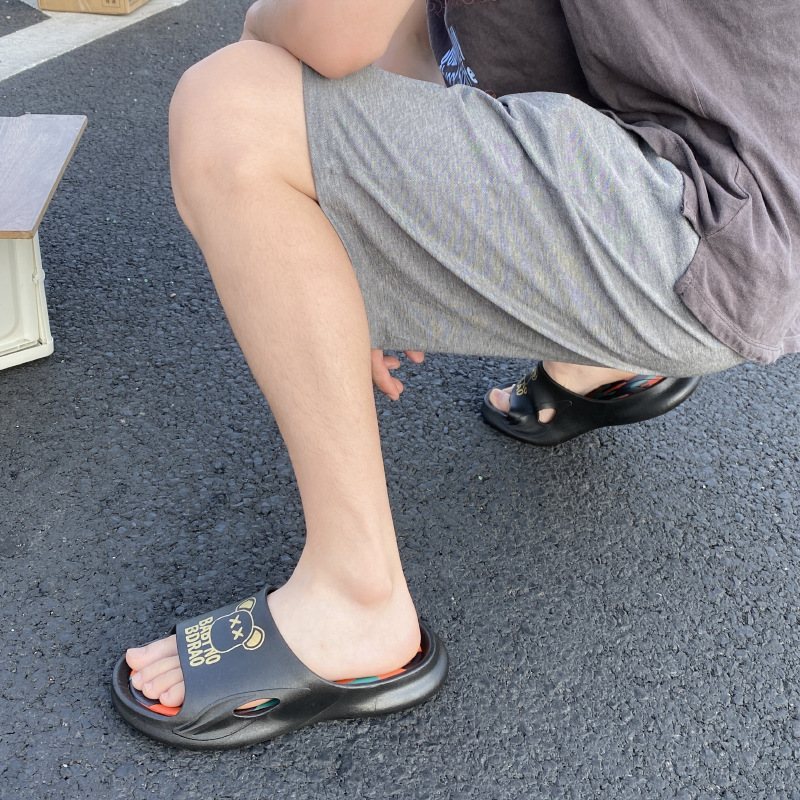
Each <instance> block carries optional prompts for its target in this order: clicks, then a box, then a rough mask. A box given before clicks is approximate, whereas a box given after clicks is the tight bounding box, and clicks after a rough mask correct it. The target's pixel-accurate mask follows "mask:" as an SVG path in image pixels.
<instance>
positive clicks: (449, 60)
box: [439, 25, 478, 86]
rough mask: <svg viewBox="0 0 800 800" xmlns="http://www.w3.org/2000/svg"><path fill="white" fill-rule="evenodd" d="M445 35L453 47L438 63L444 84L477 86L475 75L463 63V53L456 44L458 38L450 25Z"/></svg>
mask: <svg viewBox="0 0 800 800" xmlns="http://www.w3.org/2000/svg"><path fill="white" fill-rule="evenodd" d="M447 33H448V34H449V36H450V42H451V44H452V45H453V46H452V47H451V48H450V49H449V50H448V51H447V52H446V53H445V54H444V56H442V60H441V61H440V62H439V69H440V70H441V73H442V77H443V78H444V82H445V83H446V84H447V85H448V86H454V85H455V84H457V83H463V84H464V85H465V86H477V85H478V79H477V78H476V77H475V73H474V72H473V71H472V70H471V69H470V68H469V67H468V66H467V65H466V64H465V63H464V52H463V50H462V49H461V45H460V44H459V43H458V36H457V35H456V32H455V30H454V29H453V26H452V25H448V26H447Z"/></svg>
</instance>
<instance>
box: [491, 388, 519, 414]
mask: <svg viewBox="0 0 800 800" xmlns="http://www.w3.org/2000/svg"><path fill="white" fill-rule="evenodd" d="M513 388H514V387H513V386H509V387H508V388H506V389H492V391H491V392H490V393H489V402H490V403H491V404H492V405H493V406H494V407H495V408H496V409H497V410H498V411H500V412H502V413H503V414H508V412H509V410H510V408H511V390H512V389H513Z"/></svg>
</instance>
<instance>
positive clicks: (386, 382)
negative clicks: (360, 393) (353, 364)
mask: <svg viewBox="0 0 800 800" xmlns="http://www.w3.org/2000/svg"><path fill="white" fill-rule="evenodd" d="M405 354H406V356H407V357H408V358H409V359H411V361H413V362H414V363H415V364H421V363H422V361H423V359H424V358H425V353H422V352H420V351H419V350H406V351H405ZM399 366H400V359H399V358H397V357H396V356H386V355H384V354H383V350H373V351H372V382H373V383H374V384H375V386H376V387H377V388H378V389H380V390H381V391H382V392H383V393H384V394H385V395H386V396H387V397H388V398H389V399H390V400H397V399H398V398H399V397H400V394H401V392H402V391H403V384H402V382H401V381H400V380H399V379H398V378H395V377H394V376H393V375H392V374H391V373H390V372H389V370H390V369H397V368H398V367H399Z"/></svg>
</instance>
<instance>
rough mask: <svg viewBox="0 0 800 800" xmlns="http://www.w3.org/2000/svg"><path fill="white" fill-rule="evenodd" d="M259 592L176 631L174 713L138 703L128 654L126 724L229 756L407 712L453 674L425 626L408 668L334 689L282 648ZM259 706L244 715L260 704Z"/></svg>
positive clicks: (120, 673)
mask: <svg viewBox="0 0 800 800" xmlns="http://www.w3.org/2000/svg"><path fill="white" fill-rule="evenodd" d="M270 591H271V589H269V588H265V589H263V590H262V591H261V592H259V593H258V595H256V596H254V597H249V598H247V599H246V600H243V601H242V602H240V603H236V604H231V605H230V606H226V607H225V608H222V609H220V610H219V611H215V612H212V613H210V614H204V615H202V616H200V617H197V618H196V619H193V620H190V621H189V622H186V623H182V624H180V625H178V626H177V628H176V631H177V636H178V653H179V656H180V661H181V668H182V670H183V674H184V681H185V684H186V699H185V701H184V704H183V706H181V708H180V710H179V711H178V713H177V714H175V715H174V716H166V715H164V714H161V713H159V712H158V711H154V710H152V709H151V708H148V707H146V706H145V705H143V704H142V702H140V701H139V700H138V699H137V697H136V694H139V693H138V692H136V693H134V692H135V690H133V689H132V687H131V685H130V674H131V670H130V667H128V665H127V662H126V661H125V658H124V657H123V658H121V659H120V660H119V661H118V662H117V665H116V667H115V668H114V676H113V683H112V698H113V701H114V706H115V708H116V709H117V711H118V712H119V713H120V714H121V715H122V717H123V718H124V719H125V721H126V722H128V723H129V724H130V725H132V726H133V727H134V728H136V729H137V730H139V731H141V732H142V733H144V734H146V735H147V736H150V737H151V738H153V739H157V740H158V741H160V742H164V743H165V744H170V745H174V746H176V747H185V748H190V749H194V750H226V749H230V748H234V747H246V746H248V745H252V744H257V743H259V742H265V741H268V740H270V739H274V738H275V737H277V736H282V735H283V734H285V733H290V732H291V731H294V730H297V729H298V728H301V727H303V726H305V725H311V724H313V723H316V722H323V721H326V720H337V719H351V718H357V717H373V716H379V715H381V714H391V713H393V712H396V711H403V710H405V709H408V708H411V707H412V706H415V705H418V704H420V703H423V702H425V701H426V700H428V699H429V698H431V697H433V695H435V694H436V692H437V691H438V690H439V689H440V688H441V686H442V684H443V683H444V681H445V679H446V678H447V667H448V658H447V651H446V650H445V648H444V645H443V644H442V643H441V641H440V640H439V638H438V637H437V636H436V634H434V633H433V632H432V631H431V630H430V629H429V628H428V627H427V626H426V625H424V624H423V623H420V632H421V634H422V645H421V653H420V654H419V655H418V656H417V657H416V658H415V659H413V660H412V661H411V662H410V663H409V664H408V665H407V666H406V668H405V669H404V670H402V671H398V674H394V675H391V677H385V678H381V679H377V680H373V681H371V682H366V683H361V682H358V681H355V682H350V683H334V682H331V681H326V680H324V679H323V678H320V677H319V676H318V675H315V674H314V673H313V672H311V670H309V669H308V668H307V667H305V666H304V665H303V664H302V663H301V662H300V660H299V659H298V658H297V657H296V656H295V655H294V653H292V651H291V650H290V649H289V648H288V646H287V645H286V642H284V640H283V637H282V636H281V635H280V633H279V632H278V629H277V628H276V627H275V623H274V622H273V620H272V615H271V614H270V612H269V606H268V605H267V594H269V592H270ZM265 699H267V700H271V701H277V702H271V703H267V704H266V705H265V706H264V707H260V708H259V709H257V710H253V709H250V710H237V709H240V708H241V706H244V705H246V704H248V703H252V702H254V701H257V700H265Z"/></svg>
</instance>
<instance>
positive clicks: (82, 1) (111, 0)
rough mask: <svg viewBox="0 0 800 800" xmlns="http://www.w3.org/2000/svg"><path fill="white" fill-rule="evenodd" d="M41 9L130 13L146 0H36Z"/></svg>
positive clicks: (95, 12)
mask: <svg viewBox="0 0 800 800" xmlns="http://www.w3.org/2000/svg"><path fill="white" fill-rule="evenodd" d="M37 2H38V3H39V8H41V9H42V11H83V12H86V13H89V14H130V13H131V11H136V9H137V8H139V7H140V6H143V5H144V4H145V3H146V2H147V0H37Z"/></svg>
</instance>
